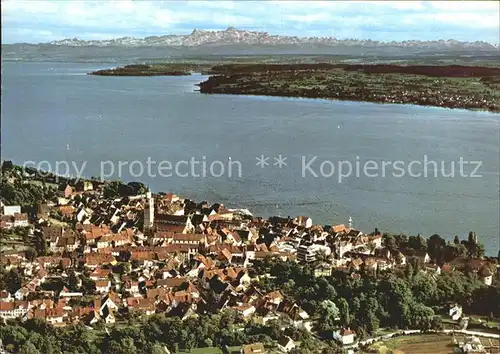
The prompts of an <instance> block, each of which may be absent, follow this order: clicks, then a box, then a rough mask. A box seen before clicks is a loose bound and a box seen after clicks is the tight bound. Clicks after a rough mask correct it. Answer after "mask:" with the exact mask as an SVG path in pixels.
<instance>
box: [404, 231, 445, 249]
mask: <svg viewBox="0 0 500 354" xmlns="http://www.w3.org/2000/svg"><path fill="white" fill-rule="evenodd" d="M435 236H437V237H439V235H435ZM408 247H409V248H411V249H414V250H416V251H425V250H426V249H427V242H426V241H425V239H424V238H423V237H422V236H420V235H417V236H410V237H408Z"/></svg>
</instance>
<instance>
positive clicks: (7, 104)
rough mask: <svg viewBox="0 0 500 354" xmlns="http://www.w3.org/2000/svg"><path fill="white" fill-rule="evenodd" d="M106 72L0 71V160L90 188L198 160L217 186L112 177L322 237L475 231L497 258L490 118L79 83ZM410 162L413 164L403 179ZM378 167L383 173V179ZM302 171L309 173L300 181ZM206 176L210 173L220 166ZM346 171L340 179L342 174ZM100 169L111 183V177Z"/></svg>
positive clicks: (127, 81)
mask: <svg viewBox="0 0 500 354" xmlns="http://www.w3.org/2000/svg"><path fill="white" fill-rule="evenodd" d="M105 67H106V66H105V65H104V66H99V65H98V64H71V63H65V64H61V63H13V62H6V63H3V75H2V85H3V87H2V93H3V95H2V96H3V97H2V103H3V104H2V159H12V160H13V161H14V162H15V163H18V164H21V163H23V162H25V161H27V160H32V161H35V162H39V161H42V160H48V161H49V162H51V164H52V166H55V162H56V161H63V160H65V161H70V162H71V161H74V162H76V163H78V166H81V164H82V163H84V161H86V165H85V169H84V175H85V176H88V177H89V176H99V175H100V171H101V161H107V160H109V161H113V162H114V163H115V174H113V176H111V177H110V178H118V173H117V170H118V166H117V164H118V161H129V163H130V162H131V161H133V160H137V161H138V162H136V163H134V165H133V167H134V168H133V169H132V173H133V174H137V173H139V172H140V164H142V166H143V167H144V168H146V166H147V159H148V157H149V158H150V159H151V161H157V162H158V161H162V160H166V161H169V162H170V163H171V164H172V165H173V167H175V164H176V163H177V162H179V161H181V160H186V161H188V160H190V159H191V158H194V159H196V160H198V161H203V157H204V156H205V161H206V163H207V165H208V166H210V164H211V163H212V162H213V161H221V163H223V164H224V165H223V166H224V168H225V171H224V172H225V173H224V174H223V176H221V177H215V176H213V175H212V174H211V173H210V171H208V172H207V177H194V176H193V173H191V171H190V167H189V166H188V165H186V164H184V165H182V164H181V165H179V173H182V174H187V175H188V176H187V177H181V176H176V177H162V176H160V175H158V169H157V164H156V165H154V164H153V163H150V165H151V166H152V173H156V177H152V176H142V177H139V178H134V177H133V176H132V175H131V174H130V173H129V172H130V171H129V169H128V166H125V165H122V167H123V168H122V172H123V173H122V175H121V179H124V180H126V181H130V180H141V181H143V182H145V183H147V184H149V185H150V187H151V188H152V189H153V190H154V191H172V192H175V193H177V194H180V195H183V196H186V197H190V198H194V199H196V200H209V201H211V202H223V203H224V204H225V205H227V206H228V207H248V208H249V209H250V210H251V211H252V212H254V214H258V215H263V216H270V215H281V216H288V215H291V216H296V215H308V216H310V217H312V218H313V221H314V222H317V223H321V224H331V223H347V220H348V218H349V216H351V217H352V218H353V220H354V226H355V227H357V228H359V229H361V230H363V231H365V232H371V231H372V230H373V229H374V228H375V227H378V228H379V229H380V230H382V231H388V232H398V233H399V232H404V233H408V234H417V233H420V234H422V235H425V236H430V235H432V234H433V233H438V234H440V235H442V236H443V237H446V238H447V239H449V240H451V239H453V236H454V235H455V234H458V235H460V236H461V237H466V235H467V233H468V231H469V230H475V231H476V232H477V235H478V236H479V238H480V240H481V241H482V242H483V243H484V244H485V246H486V249H487V253H488V254H489V255H496V254H497V252H498V248H499V229H500V225H499V144H500V142H499V130H500V115H498V114H491V113H485V112H472V111H464V110H449V109H441V108H431V107H419V106H411V105H381V104H372V103H359V102H339V101H327V100H306V99H290V98H276V97H273V98H266V97H245V96H226V95H202V94H199V93H198V92H196V91H195V90H196V86H195V84H196V83H198V82H200V81H201V80H203V78H204V77H203V76H191V77H142V78H141V77H136V78H133V77H131V78H125V77H98V76H87V75H85V74H86V73H87V72H88V71H92V70H95V69H101V68H105ZM280 154H281V155H282V157H286V158H287V159H286V161H285V162H286V164H287V166H284V165H282V168H279V166H277V165H274V163H275V162H276V160H274V157H276V158H278V157H279V155H280ZM261 155H263V156H264V157H269V160H267V162H268V163H270V164H269V165H268V166H264V168H261V167H259V166H256V163H257V162H258V161H257V160H256V157H260V156H261ZM314 156H317V158H316V159H315V160H313V161H311V159H313V158H314ZM425 156H427V159H428V160H433V161H436V162H438V170H439V171H437V172H438V176H437V177H435V175H434V168H433V165H432V163H428V164H427V167H428V168H427V177H425V175H424V172H425V171H424V168H423V166H422V165H421V164H422V163H423V161H424V157H425ZM460 158H462V159H463V160H464V161H481V162H482V164H481V166H480V167H479V169H478V171H476V173H475V174H476V175H480V176H481V177H477V178H470V177H463V176H465V175H470V174H471V173H472V172H473V170H474V166H473V165H472V164H468V165H464V167H463V171H462V174H460V167H459V161H460ZM303 159H304V162H303ZM343 160H346V161H350V162H351V164H352V166H353V169H354V171H353V175H351V176H350V177H345V178H343V179H342V181H341V183H339V174H338V168H339V161H343ZM368 160H372V161H373V162H369V164H370V165H369V167H368V170H367V171H366V172H367V174H368V175H367V174H365V173H364V171H363V168H364V164H365V163H366V162H367V161H368ZM397 160H400V164H403V165H404V167H403V168H404V169H405V170H404V171H403V172H404V173H405V176H403V177H398V176H400V175H401V170H396V167H395V165H394V164H393V165H391V163H394V161H397ZM412 161H416V162H415V163H414V164H413V165H412V169H411V170H410V169H409V166H408V165H409V164H410V163H411V162H412ZM441 161H443V162H444V163H445V171H444V172H445V173H446V174H448V173H450V164H451V162H454V163H455V176H454V177H444V176H443V175H442V173H441V168H440V164H441ZM356 162H357V163H358V164H359V166H360V171H359V173H358V174H356V172H355V169H356ZM382 162H386V163H388V164H389V165H388V167H386V175H385V177H382V176H381V175H382V169H381V164H382ZM238 163H240V165H238ZM308 163H310V164H309V166H310V168H311V169H310V170H308V169H307V168H305V165H307V164H308ZM419 163H420V164H419ZM165 164H166V163H165ZM165 164H164V165H163V166H165ZM230 164H231V166H232V167H233V169H232V175H231V176H228V168H229V165H230ZM303 164H304V166H303ZM321 164H323V169H321V168H320V166H321ZM374 164H377V165H378V167H376V168H374V167H373V166H374ZM403 165H399V167H402V166H403ZM155 166H156V167H155ZM167 166H168V165H167ZM213 166H214V170H213V172H214V174H217V173H218V172H219V170H220V166H219V165H216V164H215V163H214V164H213ZM238 166H241V168H239V167H238ZM332 166H333V167H334V168H335V169H336V170H335V171H334V172H333V174H332V171H331V167H332ZM343 166H344V167H343V168H344V170H343V172H346V171H347V169H348V167H347V163H344V165H343ZM391 166H392V167H391ZM104 167H105V168H106V170H105V171H104V172H105V173H108V174H109V173H110V172H111V170H110V168H109V167H110V165H109V164H104ZM303 167H304V168H303ZM200 169H201V164H199V165H196V166H195V171H194V172H195V174H200ZM303 170H304V171H303ZM311 171H312V173H311ZM71 172H72V174H75V172H74V171H71ZM238 172H241V175H240V176H238ZM303 172H305V174H303ZM321 172H323V173H321ZM409 172H411V173H412V174H413V176H411V175H409ZM419 173H420V174H421V176H418V174H419ZM163 174H164V176H166V174H165V170H163ZM314 174H315V175H317V177H315V176H314ZM376 174H377V176H375V175H376ZM174 175H175V173H174Z"/></svg>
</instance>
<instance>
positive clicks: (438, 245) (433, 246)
mask: <svg viewBox="0 0 500 354" xmlns="http://www.w3.org/2000/svg"><path fill="white" fill-rule="evenodd" d="M445 246H446V241H445V240H444V239H443V238H442V237H441V236H439V235H438V234H434V235H432V236H431V237H429V239H428V240H427V252H428V253H429V256H430V257H431V259H433V260H435V261H441V259H442V254H443V248H444V247H445Z"/></svg>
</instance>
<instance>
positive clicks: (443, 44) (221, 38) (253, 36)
mask: <svg viewBox="0 0 500 354" xmlns="http://www.w3.org/2000/svg"><path fill="white" fill-rule="evenodd" d="M48 44H51V45H56V46H70V47H89V46H93V47H163V46H177V47H197V46H220V45H265V46H274V45H298V46H300V45H316V46H341V47H346V46H347V47H366V48H376V47H399V48H414V49H418V48H425V49H426V50H432V49H434V50H438V51H439V50H479V51H482V50H486V51H490V50H495V49H497V48H498V47H496V46H494V45H492V44H490V43H487V42H481V41H476V42H459V41H456V40H438V41H417V40H408V41H402V42H395V41H392V42H379V41H372V40H358V39H337V38H334V37H297V36H280V35H270V34H268V33H267V32H257V31H247V30H239V29H236V28H234V27H229V28H227V29H226V30H223V31H203V30H197V29H195V30H194V31H193V32H192V33H190V34H188V35H164V36H152V37H146V38H134V37H122V38H116V39H109V40H88V41H87V40H81V39H78V38H73V39H63V40H60V41H54V42H51V43H48Z"/></svg>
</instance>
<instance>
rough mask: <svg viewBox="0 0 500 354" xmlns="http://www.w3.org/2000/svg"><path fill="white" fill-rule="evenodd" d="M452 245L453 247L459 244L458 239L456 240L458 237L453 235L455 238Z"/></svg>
mask: <svg viewBox="0 0 500 354" xmlns="http://www.w3.org/2000/svg"><path fill="white" fill-rule="evenodd" d="M453 243H454V244H455V245H459V244H460V239H459V238H458V235H455V238H454V239H453Z"/></svg>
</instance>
